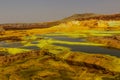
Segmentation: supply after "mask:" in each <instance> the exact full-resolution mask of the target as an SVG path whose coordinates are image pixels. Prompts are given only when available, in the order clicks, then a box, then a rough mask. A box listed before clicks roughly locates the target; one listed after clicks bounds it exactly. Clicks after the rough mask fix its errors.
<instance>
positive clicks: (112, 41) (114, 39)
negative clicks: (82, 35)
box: [88, 36, 120, 49]
mask: <svg viewBox="0 0 120 80" xmlns="http://www.w3.org/2000/svg"><path fill="white" fill-rule="evenodd" d="M88 40H89V41H92V42H95V43H101V44H105V45H106V47H112V48H117V49H120V36H110V37H90V38H88Z"/></svg>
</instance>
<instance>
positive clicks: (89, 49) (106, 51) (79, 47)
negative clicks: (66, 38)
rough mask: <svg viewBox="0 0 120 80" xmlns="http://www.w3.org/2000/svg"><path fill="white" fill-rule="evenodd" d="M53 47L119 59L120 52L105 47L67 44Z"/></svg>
mask: <svg viewBox="0 0 120 80" xmlns="http://www.w3.org/2000/svg"><path fill="white" fill-rule="evenodd" d="M54 45H57V46H64V47H68V48H70V49H71V50H72V51H80V52H87V53H96V54H108V55H112V56H117V57H120V50H118V49H109V48H105V47H99V46H85V45H68V44H54Z"/></svg>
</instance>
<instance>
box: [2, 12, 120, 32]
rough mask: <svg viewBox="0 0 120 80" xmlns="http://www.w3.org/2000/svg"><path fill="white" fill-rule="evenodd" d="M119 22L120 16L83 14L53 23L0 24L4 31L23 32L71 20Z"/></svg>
mask: <svg viewBox="0 0 120 80" xmlns="http://www.w3.org/2000/svg"><path fill="white" fill-rule="evenodd" d="M90 19H97V20H120V14H112V15H100V14H94V13H85V14H74V15H72V16H70V17H67V18H64V19H62V20H58V21H53V22H43V23H13V24H0V26H2V27H3V28H4V29H5V30H25V29H33V28H49V27H52V26H56V25H59V24H61V23H65V22H68V21H73V20H78V21H82V20H90Z"/></svg>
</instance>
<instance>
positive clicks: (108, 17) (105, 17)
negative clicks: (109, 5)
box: [75, 14, 120, 21]
mask: <svg viewBox="0 0 120 80" xmlns="http://www.w3.org/2000/svg"><path fill="white" fill-rule="evenodd" d="M90 19H97V20H120V14H112V15H97V16H90V17H86V18H84V17H83V18H81V17H80V18H76V19H75V20H79V21H81V20H90Z"/></svg>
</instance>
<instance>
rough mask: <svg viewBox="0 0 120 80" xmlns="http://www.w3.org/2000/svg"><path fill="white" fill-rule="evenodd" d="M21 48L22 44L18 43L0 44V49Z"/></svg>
mask: <svg viewBox="0 0 120 80" xmlns="http://www.w3.org/2000/svg"><path fill="white" fill-rule="evenodd" d="M21 46H23V44H21V43H20V42H0V47H6V48H8V47H10V48H17V47H21Z"/></svg>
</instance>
